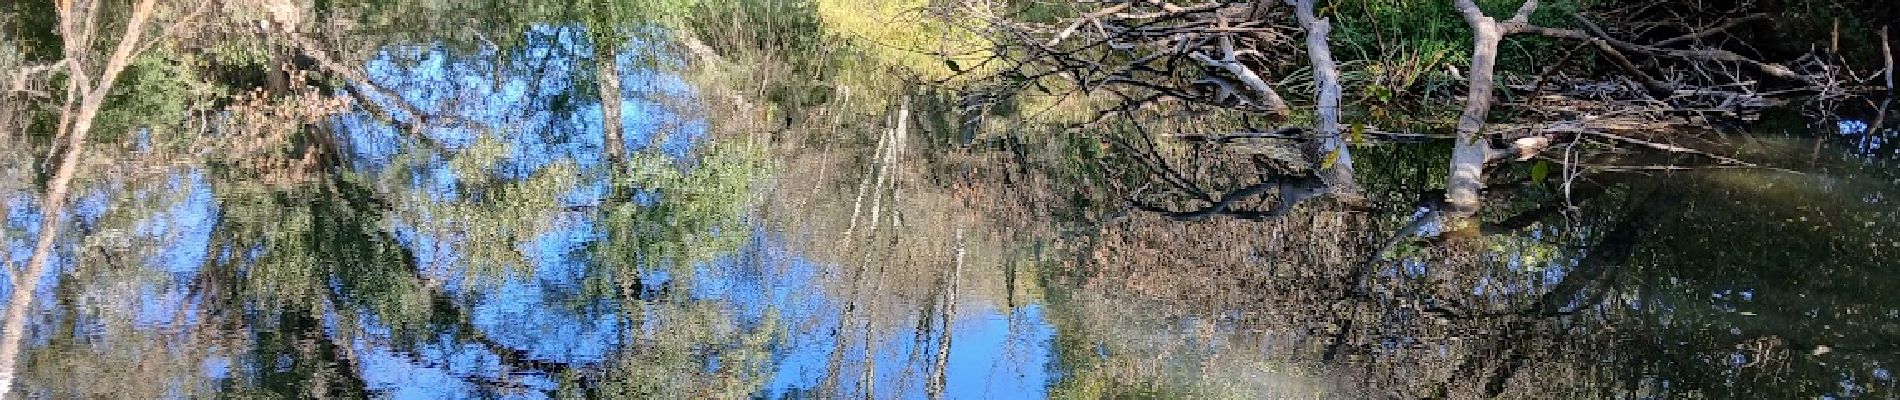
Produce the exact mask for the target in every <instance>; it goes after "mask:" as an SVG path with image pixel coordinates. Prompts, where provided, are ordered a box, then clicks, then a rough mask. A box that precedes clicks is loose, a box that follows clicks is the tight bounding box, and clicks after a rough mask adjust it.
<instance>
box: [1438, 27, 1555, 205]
mask: <svg viewBox="0 0 1900 400" xmlns="http://www.w3.org/2000/svg"><path fill="white" fill-rule="evenodd" d="M1455 5H1456V7H1457V8H1458V12H1459V13H1460V14H1463V15H1464V17H1465V23H1467V24H1469V25H1471V30H1472V48H1471V77H1470V91H1469V92H1468V93H1466V95H1465V110H1464V114H1463V115H1461V116H1459V117H1458V136H1457V143H1456V144H1454V145H1453V146H1452V151H1451V177H1450V178H1449V180H1448V181H1447V182H1446V184H1445V202H1446V206H1447V207H1448V210H1446V211H1447V212H1448V213H1449V214H1450V215H1453V216H1469V215H1472V214H1474V213H1476V212H1477V211H1478V208H1479V206H1480V203H1481V202H1482V201H1483V198H1482V194H1481V193H1480V192H1481V191H1483V190H1484V164H1485V162H1487V161H1489V160H1490V158H1491V141H1490V139H1489V138H1488V137H1486V135H1485V133H1484V124H1485V120H1486V119H1487V118H1489V116H1490V114H1491V90H1492V84H1493V82H1495V81H1494V78H1493V75H1494V74H1495V73H1496V71H1497V58H1498V42H1501V41H1503V40H1504V36H1505V35H1509V34H1511V33H1513V32H1515V31H1517V30H1521V29H1524V27H1526V26H1528V23H1529V20H1530V15H1531V12H1533V11H1536V10H1537V0H1527V1H1525V2H1524V4H1523V6H1521V7H1519V8H1518V9H1517V14H1516V15H1513V16H1512V17H1511V20H1510V21H1507V22H1505V23H1502V24H1500V23H1499V22H1498V21H1497V19H1494V18H1491V17H1490V16H1486V15H1484V11H1483V10H1481V9H1479V8H1478V5H1477V4H1476V3H1474V2H1472V0H1456V3H1455Z"/></svg>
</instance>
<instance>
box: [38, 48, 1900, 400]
mask: <svg viewBox="0 0 1900 400" xmlns="http://www.w3.org/2000/svg"><path fill="white" fill-rule="evenodd" d="M590 38H591V36H590V35H588V34H587V31H586V30H585V29H584V28H582V27H577V26H561V25H536V26H531V27H529V28H527V29H526V31H525V32H523V33H521V36H520V39H519V40H518V43H520V45H519V46H518V47H514V48H506V49H504V48H499V47H496V46H492V45H487V46H474V47H473V48H472V49H471V48H470V47H467V46H448V45H445V44H442V43H437V42H424V43H409V44H386V45H379V46H378V47H377V50H376V51H375V52H374V53H373V54H374V55H373V56H372V57H370V58H368V59H367V60H365V61H364V62H362V63H360V64H361V65H360V66H361V68H362V70H364V71H367V73H366V74H365V76H367V77H368V82H367V85H370V86H374V88H370V89H368V90H365V91H364V92H365V93H368V94H367V95H366V96H365V99H366V100H367V102H366V103H357V104H355V105H354V106H353V107H352V108H350V109H349V110H348V111H347V112H344V113H341V114H340V115H335V116H331V117H329V118H328V119H326V120H325V121H323V122H324V123H323V124H320V125H319V126H315V127H312V128H311V130H313V131H318V132H322V133H324V134H334V135H337V137H339V138H341V139H343V140H341V141H339V142H340V143H341V144H340V147H341V148H340V149H339V153H340V154H338V155H339V156H340V157H338V159H339V160H341V162H339V164H340V165H342V166H344V167H345V168H342V169H339V170H338V171H334V173H333V174H329V175H325V176H321V177H319V178H318V179H316V180H314V181H313V182H314V183H311V184H309V185H308V186H309V187H299V188H289V189H286V188H283V187H264V186H262V185H259V184H256V183H254V182H248V181H244V180H241V179H231V178H229V176H228V175H225V174H228V171H220V169H221V167H220V166H218V165H211V163H205V162H192V161H187V162H182V163H179V164H180V165H169V166H167V167H164V168H153V169H148V170H145V171H142V172H139V173H126V174H118V175H113V176H111V177H109V178H103V179H101V180H99V181H96V182H90V184H89V186H88V187H89V188H90V189H88V191H86V192H85V193H87V194H86V195H85V196H84V197H82V198H81V199H80V200H79V201H77V202H76V206H75V207H74V208H73V210H72V212H71V215H67V216H60V217H61V218H70V219H72V220H73V224H74V226H76V227H77V228H75V230H76V231H79V232H83V234H82V235H71V236H70V238H69V239H68V240H67V242H66V243H63V245H62V246H61V253H60V254H59V257H58V258H57V259H56V260H55V262H54V263H53V265H54V266H55V268H53V269H54V270H56V271H59V273H57V274H49V275H48V276H45V277H36V278H38V279H43V282H42V284H41V285H40V286H39V287H40V288H41V290H44V291H45V293H43V294H42V296H40V297H41V298H46V299H53V300H50V301H47V302H45V303H44V304H43V305H41V306H40V309H39V310H37V311H38V312H37V313H35V314H34V315H36V319H35V320H34V321H33V322H32V323H31V324H30V326H32V330H31V332H30V337H31V340H30V341H29V342H28V343H29V347H30V348H31V349H32V351H31V353H30V354H29V356H28V357H27V359H25V360H23V361H22V365H24V366H25V370H26V371H27V375H26V377H25V380H24V384H23V387H22V388H21V389H20V390H22V392H21V393H22V394H25V395H28V396H33V397H98V396H127V397H142V398H167V397H213V396H233V397H251V396H257V397H269V396H276V397H365V396H376V397H397V398H442V397H457V398H460V397H469V398H488V397H507V398H549V397H564V396H567V395H577V396H595V397H642V396H679V397H726V398H729V397H772V398H784V397H825V398H837V397H871V398H940V397H949V398H1041V397H1070V398H1101V397H1193V398H1199V397H1242V398H1275V397H1308V396H1314V397H1343V398H1365V397H1479V396H1509V397H1678V396H1684V397H1687V396H1709V397H1766V398H1779V397H1799V396H1837V397H1854V396H1867V397H1879V396H1888V395H1891V394H1892V393H1894V392H1893V390H1895V389H1894V382H1893V378H1892V372H1891V370H1892V369H1893V368H1894V364H1893V363H1894V362H1895V361H1894V360H1896V359H1900V353H1896V351H1900V349H1896V348H1894V347H1893V343H1900V340H1897V339H1900V337H1896V334H1897V332H1900V328H1896V327H1900V308H1896V307H1900V298H1896V297H1895V296H1896V295H1895V294H1893V293H1890V292H1888V291H1884V290H1882V288H1886V287H1891V286H1894V285H1895V284H1900V282H1894V280H1895V279H1896V277H1900V274H1896V272H1900V271H1895V270H1894V269H1893V268H1894V267H1893V265H1895V263H1892V262H1889V261H1888V259H1890V258H1891V257H1890V256H1889V255H1887V253H1888V252H1891V251H1895V249H1894V248H1895V247H1900V242H1896V240H1897V239H1900V238H1895V237H1894V236H1892V234H1891V233H1889V232H1888V231H1889V228H1890V227H1893V226H1897V225H1900V212H1895V211H1894V210H1893V209H1892V208H1893V207H1892V206H1891V204H1890V201H1891V200H1890V197H1891V196H1892V195H1893V193H1894V190H1895V189H1894V188H1893V185H1892V182H1894V179H1895V178H1896V174H1895V173H1894V172H1893V171H1891V170H1887V169H1882V168H1881V167H1879V166H1877V165H1873V166H1870V165H1869V164H1868V163H1865V162H1861V160H1864V159H1865V158H1878V157H1882V155H1881V154H1879V153H1878V151H1879V150H1881V149H1883V148H1884V147H1882V146H1884V144H1882V143H1885V142H1884V140H1885V139H1880V137H1884V136H1881V135H1886V134H1888V133H1891V132H1892V128H1887V127H1885V125H1887V124H1888V123H1884V122H1870V121H1880V120H1881V119H1880V118H1875V119H1873V120H1870V121H1862V120H1858V119H1856V120H1841V121H1839V122H1838V124H1837V125H1838V127H1839V128H1840V129H1838V132H1837V133H1838V134H1837V135H1806V136H1796V137H1780V136H1775V135H1774V134H1770V133H1763V134H1760V135H1753V136H1751V137H1750V138H1749V139H1748V141H1746V143H1747V145H1746V147H1745V148H1743V149H1740V150H1737V151H1740V152H1748V153H1749V155H1750V156H1752V157H1755V159H1762V160H1767V161H1772V162H1774V163H1775V165H1781V166H1785V167H1786V168H1789V169H1791V170H1797V171H1779V170H1755V169H1751V170H1704V171H1690V172H1680V173H1662V174H1634V173H1601V174H1593V175H1589V176H1584V177H1582V178H1580V179H1579V181H1578V182H1572V183H1573V184H1569V185H1559V184H1557V183H1554V181H1550V182H1544V181H1547V180H1544V179H1541V178H1530V177H1531V176H1537V175H1538V173H1536V172H1530V171H1507V172H1505V173H1503V174H1502V175H1503V176H1505V177H1507V178H1508V179H1515V180H1516V181H1519V182H1517V183H1512V184H1504V185H1500V186H1499V187H1497V188H1495V191H1494V194H1495V195H1496V196H1495V198H1496V199H1498V202H1499V203H1498V204H1496V205H1495V206H1492V207H1488V209H1489V210H1492V211H1490V212H1492V213H1494V214H1491V215H1486V216H1485V218H1484V219H1483V221H1481V222H1480V223H1478V224H1476V225H1475V226H1456V225H1447V224H1446V223H1444V222H1443V221H1438V220H1434V219H1428V218H1423V217H1425V216H1427V215H1429V214H1430V213H1428V212H1422V211H1421V207H1420V203H1421V199H1430V198H1433V196H1434V194H1433V193H1430V192H1429V191H1430V190H1431V188H1432V187H1434V186H1435V185H1434V184H1432V183H1433V182H1435V181H1438V180H1442V177H1433V176H1430V175H1429V174H1428V173H1425V172H1420V171H1426V170H1430V169H1435V168H1436V167H1435V166H1436V165H1437V164H1438V163H1440V162H1441V161H1442V157H1440V153H1441V152H1442V150H1444V149H1442V148H1439V147H1434V146H1441V145H1442V143H1441V144H1423V145H1416V146H1410V145H1408V146H1381V147H1371V148H1366V149H1360V150H1356V151H1359V153H1360V154H1359V155H1357V156H1356V157H1362V158H1364V160H1362V162H1363V164H1362V165H1363V166H1364V167H1365V168H1364V169H1363V170H1362V171H1361V173H1362V174H1364V175H1365V176H1363V177H1360V178H1362V179H1363V182H1364V183H1365V186H1366V188H1367V189H1368V190H1369V191H1371V192H1374V193H1380V196H1381V197H1382V198H1384V199H1385V200H1386V201H1384V202H1382V203H1380V204H1376V205H1373V206H1371V207H1346V206H1343V205H1338V204H1308V205H1302V206H1300V207H1297V208H1294V209H1292V210H1291V212H1290V213H1288V214H1287V215H1284V216H1280V217H1278V218H1267V219H1263V220H1258V221H1254V220H1239V219H1231V218H1225V219H1223V218H1215V219H1211V220H1207V221H1199V222H1182V221H1176V220H1173V219H1170V218H1167V217H1166V216H1163V215H1159V214H1156V213H1145V212H1140V211H1130V210H1129V209H1128V207H1127V206H1126V205H1125V204H1124V203H1126V201H1125V200H1126V197H1127V196H1129V193H1128V192H1132V191H1133V190H1130V188H1129V187H1128V186H1131V185H1128V184H1127V182H1119V181H1113V180H1112V179H1107V178H1101V177H1100V176H1101V175H1109V174H1111V172H1104V171H1101V170H1099V169H1102V168H1104V167H1103V166H1102V165H1096V164H1090V162H1103V161H1102V160H1110V161H1121V160H1118V159H1114V158H1112V156H1106V155H1101V154H1097V153H1092V152H1094V151H1099V150H1100V147H1095V148H1093V150H1081V149H1086V148H1088V147H1079V146H1095V145H1097V142H1095V141H1094V140H1092V139H1087V138H1084V140H1073V141H1071V140H1067V139H1066V138H1056V139H1020V138H996V137H982V138H974V137H973V138H965V137H962V135H964V134H965V133H967V132H966V131H963V130H960V129H943V128H941V127H933V126H928V125H927V124H924V123H922V122H924V121H927V120H932V119H941V117H942V116H941V115H937V114H947V113H948V112H949V110H945V109H942V108H932V107H930V105H931V104H936V103H948V101H945V100H944V99H941V98H935V97H932V96H935V95H933V94H930V93H918V92H908V91H894V90H889V89H882V90H886V91H891V92H892V93H882V92H877V90H880V89H879V88H861V89H858V90H864V91H868V92H872V94H873V95H875V96H874V97H883V98H881V99H878V101H877V102H869V103H870V104H871V105H864V104H850V103H849V99H850V98H851V97H850V96H846V95H838V96H837V97H836V99H837V101H836V102H835V103H826V104H821V106H822V107H820V106H814V107H811V109H806V110H801V111H798V112H804V113H808V114H810V115H800V116H799V117H798V118H797V120H798V121H800V122H797V123H794V122H785V123H784V125H783V126H782V127H781V126H779V123H778V121H771V122H772V126H771V128H770V129H772V130H774V131H779V130H782V131H784V132H777V133H773V134H771V136H775V137H776V138H775V139H766V138H763V137H764V136H767V135H759V132H761V131H765V130H767V129H768V128H766V127H765V126H766V125H764V124H758V123H756V122H757V121H749V120H748V118H749V117H747V115H746V114H743V113H736V112H733V111H731V110H722V109H719V108H717V107H713V106H711V105H710V104H713V102H712V101H710V100H708V99H707V97H710V96H709V95H707V94H706V93H705V92H703V91H702V89H703V88H705V87H708V86H709V85H708V84H706V83H704V82H698V81H696V80H695V78H694V77H691V76H689V75H688V72H681V71H683V70H684V71H690V70H691V69H687V68H661V67H658V66H657V65H658V64H670V63H684V61H683V60H680V59H678V57H677V56H675V55H671V54H670V53H667V52H665V51H662V50H658V49H655V48H649V46H648V45H647V44H645V42H643V41H641V40H635V41H630V42H627V43H624V44H620V45H619V46H618V47H616V50H615V51H610V52H606V53H608V54H614V56H613V58H612V59H611V60H603V59H597V58H596V57H598V56H597V55H598V54H602V53H603V52H601V51H597V50H598V49H595V48H593V47H592V46H594V44H593V43H590V41H591V39H590ZM514 42H515V41H511V43H514ZM656 60H657V61H656ZM603 63H611V64H612V65H613V68H611V70H613V71H618V73H619V76H618V78H619V80H620V82H621V83H622V86H621V88H622V90H621V91H620V92H618V93H606V94H605V95H603V94H602V93H600V92H599V90H601V89H600V87H601V86H602V85H600V84H598V83H596V80H597V77H598V73H599V71H600V70H601V68H602V66H603ZM825 90H827V91H826V92H825V93H826V94H827V95H829V94H830V93H850V92H851V90H852V89H839V90H837V91H836V92H832V91H830V90H831V89H829V88H827V89H825ZM859 96H860V97H859V98H860V99H862V98H863V97H865V96H867V95H862V94H861V95H859ZM603 97H604V98H606V100H605V101H608V102H615V103H617V104H619V107H620V109H621V110H622V112H621V115H622V116H623V118H621V120H619V121H609V120H607V118H606V117H605V115H606V113H605V112H603V107H602V105H603V104H602V101H603V100H602V98H603ZM812 97H823V96H817V95H813V96H812ZM867 109H868V110H872V111H865V110H867ZM775 112H778V111H775ZM760 113H763V112H760ZM914 114H915V115H921V116H917V117H913V116H912V115H914ZM226 117H229V116H226ZM751 119H763V118H751ZM786 120H787V121H790V120H792V118H787V119H786ZM748 121H749V122H752V123H751V124H747V123H746V122H748ZM608 124H615V125H618V126H619V127H620V128H621V130H622V131H623V132H625V134H626V140H627V142H628V143H629V144H630V145H629V146H628V151H627V153H626V154H624V156H625V159H626V161H625V162H624V163H622V164H616V163H613V162H610V161H609V160H610V159H612V158H613V157H606V156H603V151H604V149H605V148H607V146H606V139H605V137H606V131H607V130H606V129H603V128H604V127H605V126H606V125H608ZM1815 136H1821V137H1820V138H1819V139H1817V138H1815ZM1830 136H1835V137H1830ZM966 139H967V140H966ZM966 141H967V142H972V143H974V145H971V146H963V145H961V143H963V142H966ZM1078 143H1079V145H1078ZM1816 146H1819V147H1816ZM141 147H143V146H141ZM1817 149H1818V150H1817ZM148 150H149V149H141V150H139V151H148ZM1855 157H1861V159H1856V158H1855ZM1230 158H1231V159H1221V158H1219V157H1196V158H1195V161H1194V162H1199V163H1203V164H1195V165H1193V168H1182V170H1184V171H1187V174H1186V175H1188V176H1187V177H1186V178H1193V179H1202V180H1204V181H1208V182H1216V183H1217V184H1232V183H1233V182H1231V181H1233V180H1234V178H1233V177H1234V176H1236V175H1247V177H1248V178H1252V177H1253V176H1252V175H1250V174H1254V173H1255V171H1257V170H1259V168H1257V167H1254V166H1252V165H1251V163H1252V162H1253V161H1254V160H1244V159H1239V158H1238V157H1230ZM1077 160H1083V161H1077ZM1427 164H1429V165H1432V166H1434V167H1430V168H1427V167H1420V166H1421V165H1427ZM1111 165H1112V164H1111ZM1529 168H1534V167H1526V169H1529ZM1237 171H1245V172H1237ZM1546 173H1548V171H1547V172H1546ZM1138 176H1139V175H1138ZM1120 178H1127V177H1125V176H1124V177H1120ZM1215 178H1218V179H1215ZM1222 179H1225V181H1222ZM9 187H12V186H9ZM19 187H26V186H25V185H20V186H19ZM0 195H5V196H7V197H6V200H5V201H6V206H7V210H8V214H7V220H6V228H7V229H6V231H7V233H8V235H7V236H6V241H7V242H6V248H5V251H6V253H7V254H9V255H10V257H12V258H14V259H22V258H24V257H25V256H26V254H27V253H26V252H27V247H26V242H25V239H23V238H25V237H32V235H33V234H34V229H36V227H37V226H38V222H39V219H40V218H43V217H42V216H40V215H38V214H37V211H36V209H37V205H36V204H35V202H36V200H35V198H34V197H33V196H30V195H27V194H25V193H15V192H6V193H0ZM1261 203H1262V204H1245V205H1248V206H1260V205H1263V204H1264V203H1266V201H1265V200H1262V201H1261ZM1572 205H1574V206H1575V207H1572ZM74 260H80V261H78V262H75V261H74ZM9 283H10V282H9ZM7 286H11V285H7ZM127 371H131V372H130V373H127ZM79 376H84V377H89V378H96V379H76V378H75V377H79Z"/></svg>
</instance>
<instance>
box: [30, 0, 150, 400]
mask: <svg viewBox="0 0 1900 400" xmlns="http://www.w3.org/2000/svg"><path fill="white" fill-rule="evenodd" d="M156 3H157V1H156V0H140V1H139V2H138V3H137V4H136V5H134V6H133V9H132V13H131V16H130V19H129V20H128V22H127V23H126V30H125V34H124V35H122V37H121V39H119V44H118V46H117V47H116V48H114V49H113V51H112V55H111V58H108V59H106V64H105V67H104V68H102V69H100V72H99V77H98V79H99V80H98V82H97V83H96V84H94V85H93V86H92V87H82V86H72V87H80V88H81V90H82V93H81V94H80V97H81V98H83V99H84V100H82V101H81V102H80V104H79V107H78V108H77V109H76V110H74V111H75V112H74V113H72V114H67V115H63V116H62V118H61V122H60V124H61V125H62V126H66V125H70V126H71V127H72V128H71V129H70V130H68V131H67V136H66V141H67V143H66V154H65V156H64V157H62V158H61V159H60V163H59V169H57V170H55V172H54V173H53V178H52V180H49V181H47V186H46V196H45V197H43V198H41V199H40V232H39V241H38V242H37V243H36V244H35V245H34V246H33V256H32V258H29V259H28V260H27V262H26V268H25V269H23V270H22V272H21V273H20V274H17V275H15V276H14V278H15V279H14V281H13V292H12V293H11V294H10V295H9V296H8V299H7V313H6V327H5V331H4V332H5V333H4V334H0V396H5V395H6V394H7V393H10V392H12V390H13V379H14V375H15V373H16V371H15V368H16V364H18V361H19V357H20V346H21V344H22V342H24V341H25V340H26V319H27V310H28V309H30V308H33V295H34V292H36V291H37V289H38V286H39V281H40V277H41V276H44V275H45V274H46V264H47V263H48V262H49V260H50V259H51V258H52V256H53V244H54V242H57V241H58V240H59V229H60V222H61V218H60V216H61V215H62V214H64V213H65V211H66V196H67V192H68V191H69V190H70V189H71V187H72V181H73V176H74V175H77V174H78V173H79V162H80V159H81V158H83V156H84V154H85V144H86V135H87V134H88V133H91V132H92V120H93V117H96V116H98V115H99V109H100V108H102V107H104V106H105V101H106V95H107V94H110V93H111V91H112V84H113V81H115V80H117V79H118V76H119V72H121V71H124V70H125V67H126V65H127V64H129V63H131V61H132V58H133V57H135V56H137V54H135V53H136V52H137V49H138V48H139V46H140V43H139V36H140V34H141V33H143V32H144V30H145V23H146V21H147V20H148V19H150V17H151V16H152V11H153V8H155V6H156ZM98 7H100V5H98V4H93V5H91V6H90V7H88V8H90V9H95V10H96V9H97V8H98ZM60 13H61V15H60V18H61V19H62V21H61V24H62V25H65V24H69V23H72V22H71V21H74V20H76V19H77V18H79V17H80V16H79V15H76V14H77V12H76V11H75V10H73V9H72V8H71V6H70V5H65V6H62V7H61V8H60ZM88 21H91V20H90V19H88ZM88 23H96V22H88ZM63 39H65V41H66V43H65V44H66V46H65V47H66V52H67V60H68V61H69V62H68V63H67V64H66V65H67V66H68V67H69V71H70V76H69V77H68V79H73V80H77V81H81V82H83V81H85V80H86V79H85V73H84V70H83V68H81V66H80V62H79V61H78V60H80V59H81V57H79V56H80V55H82V54H81V53H82V52H85V51H87V50H86V49H88V48H89V47H87V46H86V45H85V44H83V43H81V42H79V38H76V37H72V36H66V37H64V38H63Z"/></svg>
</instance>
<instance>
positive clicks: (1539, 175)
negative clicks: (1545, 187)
mask: <svg viewBox="0 0 1900 400" xmlns="http://www.w3.org/2000/svg"><path fill="white" fill-rule="evenodd" d="M1547 177H1550V161H1544V160H1538V161H1537V163H1536V164H1532V165H1531V182H1543V181H1544V178H1547Z"/></svg>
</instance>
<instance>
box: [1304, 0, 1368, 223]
mask: <svg viewBox="0 0 1900 400" xmlns="http://www.w3.org/2000/svg"><path fill="white" fill-rule="evenodd" d="M1287 3H1288V4H1292V5H1293V7H1294V13H1295V14H1297V15H1298V17H1299V20H1300V26H1302V27H1304V28H1306V47H1307V49H1306V54H1307V57H1308V58H1311V59H1312V62H1313V86H1314V87H1315V88H1316V89H1317V90H1318V91H1319V93H1317V97H1318V98H1317V100H1318V104H1317V107H1316V108H1317V109H1316V110H1314V111H1315V113H1316V114H1317V115H1318V117H1319V122H1318V124H1317V126H1316V127H1315V128H1316V129H1315V130H1316V132H1315V133H1316V134H1317V135H1318V136H1317V137H1315V138H1314V139H1315V140H1313V141H1311V142H1310V143H1309V144H1308V145H1307V146H1306V147H1307V153H1308V154H1309V155H1311V156H1312V157H1309V158H1310V159H1312V160H1316V161H1318V162H1319V165H1318V166H1317V168H1316V169H1315V171H1317V172H1318V175H1319V178H1320V180H1321V181H1324V182H1326V188H1327V190H1328V191H1331V192H1332V194H1333V197H1334V198H1337V199H1340V200H1342V201H1346V202H1351V203H1357V202H1359V201H1362V200H1364V196H1363V195H1362V194H1361V191H1360V189H1359V183H1358V181H1356V180H1354V179H1353V172H1352V171H1353V170H1352V149H1351V148H1350V147H1348V143H1346V140H1345V138H1343V137H1341V136H1340V132H1339V98H1340V88H1339V65H1338V64H1337V63H1335V62H1333V52H1332V47H1331V46H1330V45H1329V44H1328V42H1327V36H1328V35H1329V34H1331V33H1332V23H1331V22H1330V21H1329V20H1328V19H1325V18H1317V17H1315V16H1314V15H1313V0H1287Z"/></svg>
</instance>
